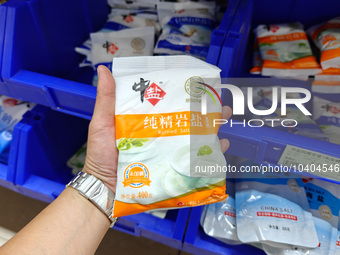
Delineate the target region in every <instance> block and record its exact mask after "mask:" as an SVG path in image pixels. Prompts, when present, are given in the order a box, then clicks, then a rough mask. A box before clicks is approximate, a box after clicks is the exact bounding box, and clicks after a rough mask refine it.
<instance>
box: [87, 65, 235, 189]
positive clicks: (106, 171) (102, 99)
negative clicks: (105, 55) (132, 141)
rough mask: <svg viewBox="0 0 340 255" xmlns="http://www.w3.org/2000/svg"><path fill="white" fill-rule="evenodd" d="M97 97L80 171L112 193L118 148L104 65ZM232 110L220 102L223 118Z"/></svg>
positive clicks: (111, 90)
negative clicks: (98, 180) (100, 181)
mask: <svg viewBox="0 0 340 255" xmlns="http://www.w3.org/2000/svg"><path fill="white" fill-rule="evenodd" d="M98 76H99V80H98V86H97V99H96V105H95V109H94V113H93V117H92V120H91V123H90V127H89V134H88V142H87V154H86V161H85V165H84V169H83V172H86V173H89V174H91V175H94V176H95V177H97V178H98V179H100V180H102V181H103V182H104V183H105V184H106V185H107V186H108V187H109V188H110V189H111V190H112V191H113V192H114V193H115V191H116V184H117V165H118V150H117V146H116V138H115V135H116V130H115V100H116V98H115V90H116V83H115V80H114V78H113V76H112V74H111V72H110V71H109V69H107V68H106V67H105V66H99V67H98ZM231 114H232V111H231V108H230V107H229V106H223V108H222V118H223V119H229V118H230V116H231ZM220 143H221V149H222V152H223V153H224V152H225V151H226V150H227V149H228V147H229V141H228V140H227V139H221V140H220Z"/></svg>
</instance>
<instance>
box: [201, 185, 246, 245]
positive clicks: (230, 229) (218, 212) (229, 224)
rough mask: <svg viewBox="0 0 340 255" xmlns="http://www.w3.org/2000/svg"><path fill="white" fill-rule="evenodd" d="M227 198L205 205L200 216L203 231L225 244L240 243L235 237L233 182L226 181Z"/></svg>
mask: <svg viewBox="0 0 340 255" xmlns="http://www.w3.org/2000/svg"><path fill="white" fill-rule="evenodd" d="M226 185H227V193H228V195H229V196H228V198H227V199H225V200H224V201H222V202H218V203H214V204H210V205H206V206H205V207H204V211H203V212H202V216H201V221H200V222H201V226H202V228H203V230H204V232H205V233H206V234H207V235H209V236H212V237H214V238H216V239H218V240H220V241H222V242H225V243H227V244H241V242H240V240H239V239H238V237H237V233H236V231H237V228H236V209H235V189H234V183H232V182H231V181H227V182H226Z"/></svg>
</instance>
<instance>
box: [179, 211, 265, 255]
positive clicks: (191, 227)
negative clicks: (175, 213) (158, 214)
mask: <svg viewBox="0 0 340 255" xmlns="http://www.w3.org/2000/svg"><path fill="white" fill-rule="evenodd" d="M202 211H203V206H199V207H194V208H192V209H191V212H190V216H189V223H188V228H187V231H186V233H185V239H184V244H183V251H186V252H189V253H192V254H200V255H201V254H202V255H204V254H207V255H208V254H210V255H213V254H215V255H217V254H221V255H226V254H228V255H244V254H252V255H264V254H265V253H264V252H263V251H262V250H260V249H257V248H255V247H253V246H249V245H245V244H243V245H228V244H226V243H223V242H221V241H219V240H217V239H215V238H213V237H211V236H208V235H206V234H205V233H204V230H203V228H202V227H201V226H200V218H201V214H202Z"/></svg>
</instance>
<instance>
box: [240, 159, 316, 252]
mask: <svg viewBox="0 0 340 255" xmlns="http://www.w3.org/2000/svg"><path fill="white" fill-rule="evenodd" d="M245 164H251V163H249V162H247V163H245ZM248 176H249V175H248ZM253 176H254V178H237V179H236V180H235V182H236V225H237V236H238V238H239V239H240V241H242V242H244V243H254V242H259V243H261V244H263V245H264V244H268V245H271V246H274V247H281V248H285V247H290V245H296V246H301V247H310V248H315V247H316V246H317V245H318V244H319V241H318V237H317V234H316V230H315V226H314V221H313V218H312V214H311V213H310V210H309V205H308V201H307V198H306V193H305V190H304V188H303V183H302V180H301V178H299V177H297V176H296V175H293V174H292V173H289V172H287V173H283V172H279V173H269V174H263V173H262V172H258V173H254V175H253Z"/></svg>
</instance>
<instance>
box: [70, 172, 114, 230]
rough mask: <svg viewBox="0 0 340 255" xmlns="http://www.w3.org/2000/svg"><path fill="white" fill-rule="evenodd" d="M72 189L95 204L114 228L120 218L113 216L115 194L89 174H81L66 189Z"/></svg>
mask: <svg viewBox="0 0 340 255" xmlns="http://www.w3.org/2000/svg"><path fill="white" fill-rule="evenodd" d="M68 186H70V187H72V188H74V189H76V190H78V191H79V193H80V194H81V195H83V196H84V197H85V198H87V199H88V200H90V201H91V202H92V203H93V204H95V205H96V206H97V207H98V208H99V209H100V210H101V211H102V212H104V213H105V214H106V215H107V217H108V218H109V220H110V221H111V223H112V224H111V226H110V227H112V226H113V225H114V224H115V223H116V221H117V219H118V218H112V216H113V203H114V199H115V194H114V193H113V192H112V191H111V190H110V189H109V188H108V187H107V186H106V185H105V184H104V183H103V182H102V181H101V180H99V179H98V178H96V177H95V176H93V175H90V174H88V173H84V172H79V173H78V174H77V175H76V176H75V177H74V178H73V179H72V180H71V181H70V182H69V184H67V185H66V187H68Z"/></svg>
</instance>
